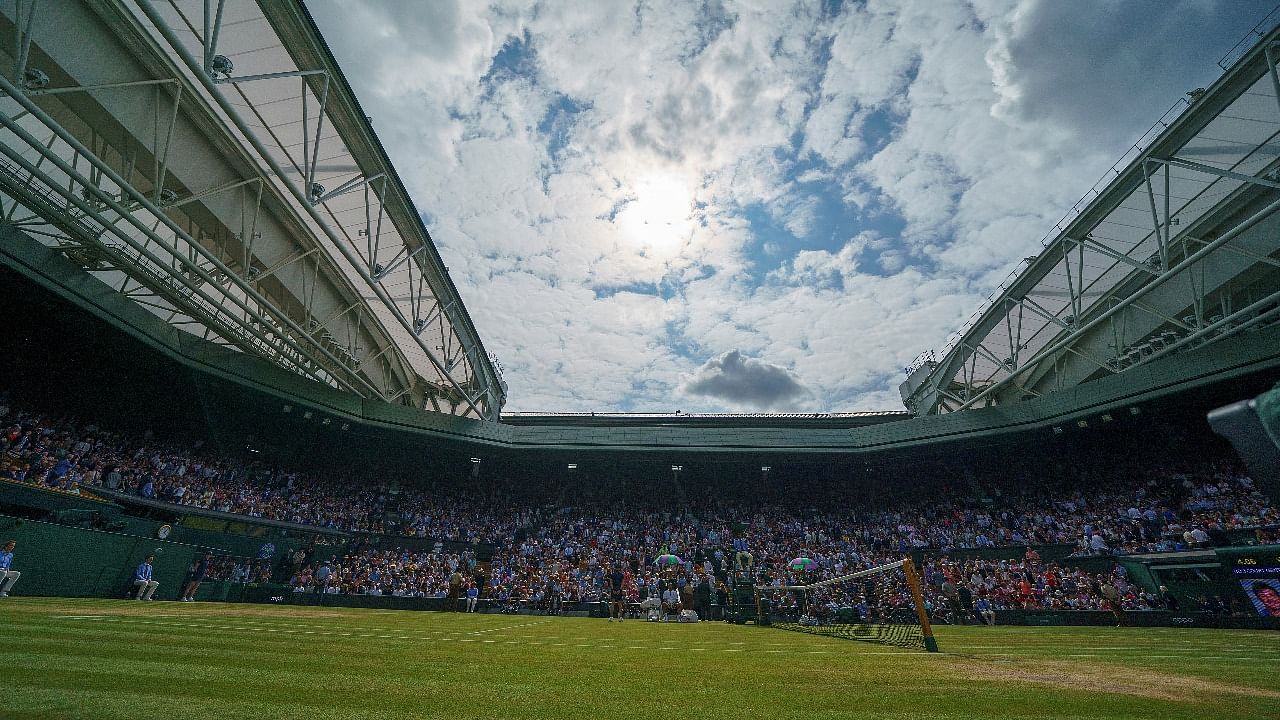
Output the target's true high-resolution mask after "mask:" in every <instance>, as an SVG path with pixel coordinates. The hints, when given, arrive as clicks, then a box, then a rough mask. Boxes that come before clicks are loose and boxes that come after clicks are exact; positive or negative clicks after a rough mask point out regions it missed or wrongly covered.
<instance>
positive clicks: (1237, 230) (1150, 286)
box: [958, 200, 1280, 410]
mask: <svg viewBox="0 0 1280 720" xmlns="http://www.w3.org/2000/svg"><path fill="white" fill-rule="evenodd" d="M1278 210H1280V200H1277V201H1275V202H1272V203H1271V204H1269V205H1267V206H1266V207H1265V208H1263V209H1262V210H1260V211H1258V212H1257V213H1254V214H1253V215H1252V216H1250V217H1249V218H1248V219H1246V220H1245V221H1243V222H1241V223H1240V224H1239V225H1236V226H1235V227H1234V228H1232V229H1231V230H1229V231H1227V232H1225V233H1223V234H1222V235H1221V236H1220V237H1218V239H1216V240H1214V241H1212V242H1210V243H1208V244H1206V245H1205V246H1204V247H1202V248H1201V249H1200V250H1198V251H1196V252H1195V253H1192V254H1191V255H1188V256H1187V257H1186V258H1184V259H1183V260H1182V261H1181V262H1179V263H1178V264H1177V265H1175V266H1174V267H1172V268H1169V269H1168V270H1165V271H1164V272H1162V273H1160V274H1158V275H1157V276H1156V277H1154V278H1153V279H1152V280H1151V281H1150V282H1149V283H1147V284H1146V285H1144V286H1143V287H1142V288H1140V290H1139V291H1138V292H1136V293H1134V294H1132V295H1129V296H1128V297H1126V298H1123V299H1121V300H1119V301H1118V302H1117V303H1116V304H1115V305H1113V306H1112V307H1111V308H1110V309H1108V310H1105V311H1103V312H1102V313H1100V314H1098V315H1097V316H1095V317H1094V318H1092V319H1091V320H1089V321H1088V322H1086V323H1084V324H1083V325H1079V326H1078V327H1077V328H1076V329H1074V330H1071V331H1068V332H1067V333H1066V335H1065V336H1064V337H1062V338H1060V339H1058V340H1057V341H1055V342H1053V343H1050V344H1049V345H1048V346H1046V347H1045V348H1042V349H1041V350H1040V351H1039V352H1037V353H1036V355H1035V358H1033V360H1031V361H1028V362H1027V363H1026V364H1025V365H1024V366H1023V367H1022V368H1019V369H1018V370H1016V371H1014V373H1013V374H1011V375H1010V376H1009V377H1007V378H1004V379H1003V380H1000V381H998V382H996V383H994V384H993V385H991V386H990V387H988V388H986V389H985V390H983V391H982V392H981V393H979V394H978V395H977V396H975V397H974V398H971V399H969V400H968V401H966V402H965V404H964V405H962V406H961V407H960V408H958V409H960V410H963V409H965V408H968V407H970V406H971V405H973V403H974V402H976V401H977V400H979V399H982V398H984V397H986V396H988V395H990V394H991V393H993V392H995V391H996V390H999V389H1001V388H1003V387H1004V386H1006V385H1008V384H1009V383H1010V382H1011V381H1012V380H1013V379H1014V378H1015V377H1017V376H1018V375H1019V374H1021V372H1022V371H1023V370H1025V369H1026V368H1027V367H1028V366H1030V365H1032V364H1033V362H1034V361H1035V360H1039V359H1043V358H1044V357H1046V356H1049V355H1051V354H1052V353H1055V352H1058V351H1059V350H1061V349H1063V348H1064V347H1066V346H1068V345H1069V344H1070V343H1071V342H1072V341H1073V340H1074V339H1075V338H1076V337H1077V336H1078V335H1080V334H1081V333H1083V332H1087V331H1089V330H1091V329H1093V328H1094V327H1096V326H1097V325H1098V324H1099V323H1101V322H1103V321H1105V320H1107V319H1108V318H1110V317H1111V316H1113V315H1115V314H1116V313H1118V312H1120V311H1121V310H1123V309H1125V308H1127V307H1129V305H1131V304H1132V303H1133V302H1135V301H1137V300H1138V299H1140V298H1141V297H1143V296H1144V295H1146V294H1147V293H1149V292H1151V291H1152V290H1154V289H1155V288H1157V287H1159V286H1160V285H1163V284H1164V283H1165V282H1166V281H1168V280H1169V278H1171V277H1174V276H1175V275H1178V274H1180V273H1181V272H1183V271H1184V270H1187V269H1189V268H1191V267H1192V266H1193V265H1194V264H1195V263H1197V262H1199V261H1200V260H1201V259H1203V258H1204V257H1206V256H1207V255H1208V254H1209V253H1211V252H1213V251H1214V250H1217V249H1218V248H1219V247H1222V246H1223V245H1226V244H1227V243H1228V242H1231V241H1232V240H1234V239H1235V238H1236V237H1238V236H1239V235H1240V234H1242V233H1244V232H1245V231H1246V230H1248V229H1249V228H1251V227H1253V226H1254V225H1256V224H1258V223H1259V222H1261V221H1263V220H1265V219H1267V218H1268V217H1270V216H1271V215H1273V214H1274V213H1275V212H1276V211H1278Z"/></svg>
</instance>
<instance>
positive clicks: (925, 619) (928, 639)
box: [902, 558, 938, 652]
mask: <svg viewBox="0 0 1280 720" xmlns="http://www.w3.org/2000/svg"><path fill="white" fill-rule="evenodd" d="M902 571H903V573H904V574H905V575H906V577H907V587H909V588H911V599H912V601H913V602H914V603H915V606H916V616H917V617H919V618H920V631H921V632H922V633H923V634H924V649H925V650H928V651H929V652H938V641H937V640H936V639H935V638H934V637H933V626H931V625H930V624H929V613H927V612H925V609H924V596H923V595H922V594H921V592H920V576H919V575H917V574H916V566H915V564H914V563H912V562H911V558H906V559H904V560H903V561H902Z"/></svg>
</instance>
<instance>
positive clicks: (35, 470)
mask: <svg viewBox="0 0 1280 720" xmlns="http://www.w3.org/2000/svg"><path fill="white" fill-rule="evenodd" d="M2 404H3V403H0V405H2ZM2 409H3V410H5V412H4V413H3V414H2V415H0V477H2V478H5V479H8V480H12V481H19V482H25V483H32V484H36V485H40V486H45V487H48V488H53V489H58V490H63V491H68V492H76V491H78V490H79V489H80V488H85V489H87V490H88V491H90V492H92V491H100V490H103V489H105V490H108V491H113V492H118V493H124V494H127V495H135V496H139V497H142V498H146V499H148V500H154V501H159V502H165V503H172V504H175V505H179V506H190V507H195V508H203V509H208V510H216V511H220V512H224V513H233V514H239V515H244V516H247V517H252V518H266V519H271V520H281V521H288V522H293V523H299V524H303V525H309V526H316V527H324V528H333V529H338V530H343V531H348V532H352V533H357V534H365V535H362V536H366V535H367V536H368V537H373V536H382V537H383V538H384V540H383V541H381V542H379V543H376V544H374V543H366V544H363V545H361V544H355V545H352V546H350V547H348V548H347V549H346V550H345V551H343V552H335V553H333V554H332V555H331V556H330V557H328V558H327V559H316V558H313V559H312V562H309V563H299V564H297V565H296V566H295V567H291V568H290V569H289V578H288V582H289V585H290V586H291V588H292V589H293V590H294V591H295V592H321V593H346V594H370V595H392V596H404V597H444V598H449V599H451V600H452V601H456V602H457V603H459V604H461V605H463V606H465V605H467V602H466V600H467V598H468V596H469V595H470V596H471V597H473V598H477V599H484V600H485V601H488V602H490V603H492V604H495V605H497V606H498V607H502V608H508V609H509V608H514V607H518V606H533V607H538V608H541V609H543V610H545V611H548V612H554V611H555V609H556V608H558V607H559V606H560V604H561V603H565V602H579V601H603V600H606V599H608V598H609V596H610V594H611V593H620V594H621V595H622V596H623V597H624V598H625V599H626V600H627V601H628V602H629V603H630V604H638V603H641V602H643V601H645V600H649V599H655V601H657V600H662V601H663V605H664V606H665V607H674V606H679V607H680V608H682V609H688V608H692V607H700V608H703V609H704V610H705V609H706V608H707V602H706V601H707V600H708V598H710V597H713V596H715V595H716V594H717V593H723V592H725V583H726V581H727V579H728V578H729V576H730V573H731V571H732V570H734V569H735V568H741V569H745V568H747V567H749V568H750V570H751V572H752V573H755V574H756V575H757V576H763V577H764V578H766V581H767V582H777V583H782V584H789V583H792V582H814V581H819V580H823V579H827V578H834V577H840V576H842V575H845V574H848V573H851V572H854V571H857V570H861V569H865V568H868V567H872V566H875V565H878V564H882V563H884V562H888V561H892V560H895V559H900V558H902V557H903V556H904V555H906V554H909V553H911V552H914V551H921V550H925V551H927V552H928V553H929V554H931V555H933V556H935V557H940V558H942V559H940V560H938V561H937V562H934V563H931V564H930V565H929V566H928V567H926V568H925V570H924V581H925V588H926V595H927V601H928V603H929V604H930V605H931V606H932V607H935V608H936V609H937V610H938V611H939V612H944V611H950V612H953V613H958V614H959V616H965V617H968V616H972V617H974V618H979V619H980V618H982V617H984V616H983V614H982V613H984V612H986V611H990V610H996V609H1008V608H1032V609H1097V608H1101V607H1103V606H1104V605H1106V606H1108V607H1112V606H1113V607H1115V608H1117V609H1121V610H1122V609H1125V608H1128V609H1144V608H1151V607H1160V606H1166V605H1167V603H1168V600H1167V599H1166V598H1162V597H1158V596H1155V595H1150V594H1148V593H1144V592H1143V591H1142V590H1141V589H1140V588H1138V587H1136V586H1134V585H1133V584H1131V583H1129V582H1128V581H1127V579H1126V578H1125V577H1124V576H1123V575H1122V574H1119V575H1117V574H1104V575H1097V574H1090V573H1086V572H1084V571H1083V570H1079V569H1071V568H1068V567H1066V566H1064V565H1062V564H1057V563H1052V562H1040V560H1039V557H1038V556H1037V555H1036V553H1035V551H1034V550H1032V551H1030V552H1028V553H1026V554H1025V555H1023V556H1019V557H1017V558H1016V559H1005V560H977V559H972V560H963V561H961V560H955V561H953V560H950V559H947V558H946V555H947V554H948V553H951V554H955V553H957V552H958V551H961V550H973V549H988V548H995V549H998V548H1012V547H1022V546H1032V547H1034V546H1045V545H1065V546H1069V548H1068V552H1069V554H1073V555H1076V556H1090V555H1099V556H1110V555H1124V554H1133V553H1150V552H1165V551H1173V550H1184V549H1192V548H1199V547H1210V546H1214V545H1224V544H1229V543H1230V539H1229V537H1228V534H1229V533H1233V532H1239V531H1241V530H1243V529H1249V528H1253V529H1255V530H1254V531H1255V532H1256V533H1258V538H1259V539H1262V540H1266V539H1268V538H1274V533H1275V526H1277V525H1280V512H1278V511H1277V509H1276V507H1275V506H1273V505H1271V504H1270V503H1269V502H1268V500H1267V499H1266V497H1265V496H1264V495H1263V494H1261V493H1260V492H1258V491H1257V490H1256V489H1255V488H1254V487H1253V484H1252V482H1251V480H1250V479H1249V478H1248V476H1247V475H1246V474H1244V473H1243V472H1242V471H1241V470H1240V467H1239V465H1238V464H1236V463H1234V462H1232V461H1231V460H1230V459H1228V458H1227V457H1225V456H1211V457H1196V458H1181V459H1179V460H1177V461H1163V462H1158V461H1152V460H1150V459H1149V458H1147V459H1143V460H1137V459H1133V458H1129V457H1125V456H1122V455H1117V456H1114V457H1105V458H1101V459H1099V460H1098V461H1096V462H1092V463H1083V464H1079V465H1077V466H1074V467H1067V468H1049V469H1046V468H1045V467H1043V466H1042V465H1041V464H1038V463H1028V464H1026V465H1025V466H1019V465H1018V464H1016V463H1010V466H1009V470H1008V473H1007V474H1008V477H1000V478H992V477H988V476H981V477H977V476H975V474H974V473H972V472H968V473H967V474H965V475H963V476H961V475H957V478H958V479H956V480H955V481H954V482H950V483H946V484H941V485H937V484H936V487H934V488H933V489H932V490H931V491H930V492H929V493H922V494H921V495H920V496H912V495H909V494H904V495H902V496H879V497H877V498H875V499H874V501H872V500H864V501H862V502H859V501H857V500H856V499H854V500H850V501H848V502H844V501H841V502H839V503H835V502H828V503H825V507H828V508H830V507H842V508H844V509H842V510H841V511H839V512H834V511H828V512H820V511H817V510H814V509H813V506H814V505H817V506H819V507H822V506H824V503H823V502H822V499H821V497H816V496H809V497H806V498H805V502H804V503H766V502H761V501H759V500H758V499H756V500H752V499H749V498H743V497H718V498H714V499H713V500H707V499H706V498H705V497H699V498H696V499H695V500H693V501H690V500H688V499H687V497H684V496H683V494H682V493H681V494H679V495H678V496H679V497H681V498H682V499H681V500H680V501H678V502H677V501H675V500H671V501H668V502H666V503H665V506H664V504H663V503H662V502H658V503H656V506H655V503H654V500H653V497H652V496H651V495H646V496H645V497H644V498H643V502H641V501H637V498H621V499H619V498H613V499H611V500H608V501H605V502H598V503H589V502H584V503H577V504H574V505H573V506H570V507H564V506H563V504H561V506H560V507H558V508H556V509H554V510H547V511H543V510H538V509H534V508H532V507H530V506H529V504H528V503H515V502H512V501H507V502H501V501H495V500H494V499H492V498H488V499H485V500H479V499H476V498H469V497H467V496H466V495H464V494H456V495H445V494H441V493H431V492H427V491H423V490H415V489H412V487H413V486H412V485H410V484H408V483H396V482H391V481H390V479H387V478H383V479H381V480H380V481H377V482H370V481H361V482H354V481H352V480H351V479H348V478H343V477H333V476H329V477H318V476H315V475H308V474H304V473H300V472H294V471H289V470H282V469H280V468H273V467H268V466H265V465H262V464H258V463H253V462H240V461H234V460H232V459H229V458H227V457H223V456H219V455H218V454H217V453H213V452H210V451H209V449H208V448H205V447H202V446H201V445H200V444H198V443H197V444H193V445H191V446H188V447H176V446H173V445H171V444H166V443H164V442H162V441H159V440H156V439H154V438H152V437H150V436H149V435H143V436H136V437H135V436H127V435H123V434H117V433H113V432H110V431H107V430H104V429H102V428H99V427H97V426H95V425H92V424H80V423H77V422H75V421H74V420H72V419H67V418H56V417H52V416H48V415H42V414H39V413H32V412H19V411H11V410H9V409H8V408H7V407H5V408H2ZM1029 468H1031V469H1029ZM1032 471H1036V472H1040V473H1042V475H1041V476H1038V477H1032V476H1030V475H1028V474H1027V473H1029V472H1032ZM672 497H677V495H676V494H673V495H672ZM397 537H401V538H403V537H415V538H432V539H436V540H453V541H460V542H464V543H479V544H483V545H487V546H492V553H493V554H492V559H491V560H487V561H485V562H480V561H478V560H477V559H476V556H475V554H474V553H473V552H458V553H441V552H434V551H425V550H410V549H406V548H404V547H400V546H398V544H397V543H396V541H395V538H397ZM406 544H407V543H406ZM659 555H672V556H675V557H677V558H679V562H678V563H677V564H674V565H672V566H666V567H662V568H658V567H655V566H654V559H655V558H656V557H658V556H659ZM800 556H803V557H807V558H810V559H811V560H813V562H814V564H813V567H812V568H810V569H807V570H806V571H804V572H803V573H800V574H796V573H793V572H792V571H791V570H790V569H789V568H788V567H787V566H788V563H789V561H790V560H791V559H792V558H795V557H800ZM269 574H270V568H269V567H266V566H264V565H261V564H258V565H244V566H238V565H232V566H230V567H226V568H223V567H221V566H219V567H217V568H213V569H211V570H210V572H209V575H208V577H209V578H210V579H222V578H223V577H224V576H225V578H227V579H247V578H252V579H254V580H262V579H264V578H266V577H267V576H268V575H269ZM617 586H621V589H620V590H619V588H618V587H617ZM1109 596H1113V597H1112V598H1111V600H1108V597H1109ZM816 602H817V603H818V604H819V605H820V604H821V598H817V599H816ZM471 605H472V606H474V605H475V603H474V602H473V603H471ZM979 605H981V607H979Z"/></svg>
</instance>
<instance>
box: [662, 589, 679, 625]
mask: <svg viewBox="0 0 1280 720" xmlns="http://www.w3.org/2000/svg"><path fill="white" fill-rule="evenodd" d="M683 609H684V606H683V605H681V604H680V591H679V590H676V588H675V586H674V585H671V586H668V587H667V589H666V590H663V591H662V621H663V622H666V620H667V615H669V614H671V613H675V614H677V615H679V614H680V611H681V610H683Z"/></svg>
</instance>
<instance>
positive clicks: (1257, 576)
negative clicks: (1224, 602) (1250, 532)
mask: <svg viewBox="0 0 1280 720" xmlns="http://www.w3.org/2000/svg"><path fill="white" fill-rule="evenodd" d="M1224 560H1226V563H1225V564H1226V565H1227V567H1228V568H1230V569H1231V574H1232V575H1234V576H1235V578H1236V580H1237V581H1239V583H1240V589H1241V590H1243V591H1244V594H1245V597H1247V598H1248V599H1249V603H1250V604H1251V605H1252V606H1253V609H1254V611H1256V612H1257V613H1258V615H1260V616H1262V617H1273V618H1280V548H1276V547H1275V546H1271V547H1266V548H1260V549H1257V550H1249V551H1245V552H1239V551H1236V552H1233V553H1232V554H1231V557H1229V558H1224Z"/></svg>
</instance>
